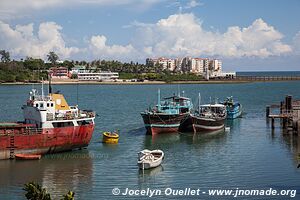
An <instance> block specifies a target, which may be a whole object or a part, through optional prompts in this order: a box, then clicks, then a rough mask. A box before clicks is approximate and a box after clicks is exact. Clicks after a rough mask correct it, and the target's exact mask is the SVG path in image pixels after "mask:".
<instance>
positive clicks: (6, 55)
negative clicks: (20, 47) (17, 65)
mask: <svg viewBox="0 0 300 200" xmlns="http://www.w3.org/2000/svg"><path fill="white" fill-rule="evenodd" d="M0 55H1V61H2V62H9V61H10V55H9V52H8V51H5V50H1V51H0Z"/></svg>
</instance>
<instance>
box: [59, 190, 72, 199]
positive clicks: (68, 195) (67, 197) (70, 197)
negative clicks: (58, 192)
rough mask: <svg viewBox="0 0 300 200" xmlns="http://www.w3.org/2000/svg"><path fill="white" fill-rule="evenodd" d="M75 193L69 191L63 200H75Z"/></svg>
mask: <svg viewBox="0 0 300 200" xmlns="http://www.w3.org/2000/svg"><path fill="white" fill-rule="evenodd" d="M74 196H75V193H74V192H72V191H69V192H68V193H67V194H65V195H63V198H62V199H61V200H74V199H75V198H74Z"/></svg>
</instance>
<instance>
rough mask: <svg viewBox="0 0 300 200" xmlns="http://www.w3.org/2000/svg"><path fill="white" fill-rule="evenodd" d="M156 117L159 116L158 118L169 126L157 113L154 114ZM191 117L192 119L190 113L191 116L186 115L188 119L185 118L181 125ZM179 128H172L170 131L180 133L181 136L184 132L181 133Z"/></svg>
mask: <svg viewBox="0 0 300 200" xmlns="http://www.w3.org/2000/svg"><path fill="white" fill-rule="evenodd" d="M154 115H157V116H158V118H159V120H160V121H161V122H163V123H164V124H165V125H168V124H167V123H166V122H165V121H164V120H163V119H161V118H160V117H159V115H158V114H157V113H154ZM189 117H190V113H189V115H186V117H185V118H184V119H183V120H181V121H180V124H182V123H183V122H185V121H186V120H187V119H188V118H189ZM179 126H180V125H179ZM178 128H179V127H178ZM178 128H172V127H171V128H170V129H171V130H173V131H174V132H177V133H179V134H183V132H180V131H179V129H178Z"/></svg>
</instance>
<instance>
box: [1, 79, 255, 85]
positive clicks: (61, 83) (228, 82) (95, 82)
mask: <svg viewBox="0 0 300 200" xmlns="http://www.w3.org/2000/svg"><path fill="white" fill-rule="evenodd" d="M249 82H250V81H236V80H226V81H224V80H222V81H174V82H164V81H144V82H98V81H73V80H72V81H70V80H68V81H61V80H59V81H52V82H51V83H52V84H53V85H76V84H80V85H160V84H233V83H249ZM1 84H2V85H32V84H40V83H27V82H26V83H24V82H14V83H1ZM1 84H0V85H1ZM44 84H48V81H44Z"/></svg>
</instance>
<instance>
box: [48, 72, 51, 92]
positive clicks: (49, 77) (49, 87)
mask: <svg viewBox="0 0 300 200" xmlns="http://www.w3.org/2000/svg"><path fill="white" fill-rule="evenodd" d="M48 79H49V85H48V94H52V85H51V75H48Z"/></svg>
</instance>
